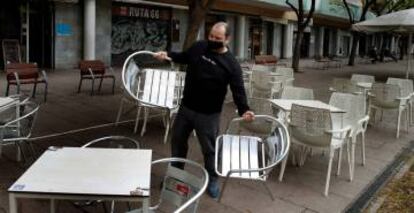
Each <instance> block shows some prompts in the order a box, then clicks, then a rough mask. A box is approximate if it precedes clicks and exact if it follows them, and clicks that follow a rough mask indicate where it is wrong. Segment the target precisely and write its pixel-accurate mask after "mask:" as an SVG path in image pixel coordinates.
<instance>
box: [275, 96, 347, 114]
mask: <svg viewBox="0 0 414 213" xmlns="http://www.w3.org/2000/svg"><path fill="white" fill-rule="evenodd" d="M270 102H271V103H272V105H274V106H276V107H277V108H279V109H281V110H283V111H290V110H291V109H292V104H297V105H302V106H308V107H315V108H320V109H327V110H329V111H331V112H333V113H345V112H346V111H345V110H343V109H340V108H337V107H334V106H332V105H329V104H327V103H324V102H322V101H318V100H290V99H270Z"/></svg>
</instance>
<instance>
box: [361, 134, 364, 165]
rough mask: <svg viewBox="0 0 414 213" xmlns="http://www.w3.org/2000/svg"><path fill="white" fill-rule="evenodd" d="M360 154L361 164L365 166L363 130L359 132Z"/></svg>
mask: <svg viewBox="0 0 414 213" xmlns="http://www.w3.org/2000/svg"><path fill="white" fill-rule="evenodd" d="M361 155H362V165H363V166H365V132H362V134H361Z"/></svg>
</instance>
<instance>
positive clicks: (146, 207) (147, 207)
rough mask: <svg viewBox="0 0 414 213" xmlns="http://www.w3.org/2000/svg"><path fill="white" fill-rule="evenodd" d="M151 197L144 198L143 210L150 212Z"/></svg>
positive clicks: (144, 212) (145, 212)
mask: <svg viewBox="0 0 414 213" xmlns="http://www.w3.org/2000/svg"><path fill="white" fill-rule="evenodd" d="M149 201H150V199H149V197H148V198H145V199H143V200H142V212H143V213H148V212H149V211H148V210H149Z"/></svg>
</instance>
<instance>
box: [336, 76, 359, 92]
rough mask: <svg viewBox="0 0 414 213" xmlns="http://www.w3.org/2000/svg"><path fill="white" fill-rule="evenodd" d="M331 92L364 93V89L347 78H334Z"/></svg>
mask: <svg viewBox="0 0 414 213" xmlns="http://www.w3.org/2000/svg"><path fill="white" fill-rule="evenodd" d="M329 91H331V92H342V93H352V94H364V91H363V89H362V88H361V87H359V86H358V85H357V84H356V82H354V81H351V80H350V79H347V78H334V79H333V80H332V84H331V86H330V87H329Z"/></svg>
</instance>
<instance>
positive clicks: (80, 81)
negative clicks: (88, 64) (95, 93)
mask: <svg viewBox="0 0 414 213" xmlns="http://www.w3.org/2000/svg"><path fill="white" fill-rule="evenodd" d="M82 81H83V79H82V78H81V79H80V80H79V85H78V93H80V91H81V87H82Z"/></svg>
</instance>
